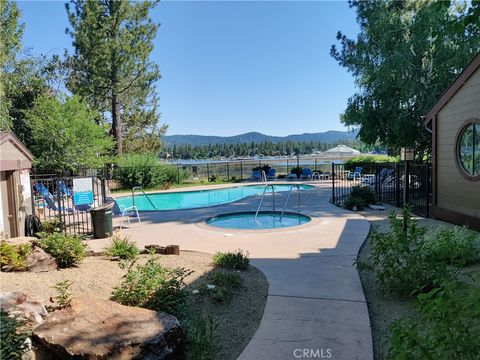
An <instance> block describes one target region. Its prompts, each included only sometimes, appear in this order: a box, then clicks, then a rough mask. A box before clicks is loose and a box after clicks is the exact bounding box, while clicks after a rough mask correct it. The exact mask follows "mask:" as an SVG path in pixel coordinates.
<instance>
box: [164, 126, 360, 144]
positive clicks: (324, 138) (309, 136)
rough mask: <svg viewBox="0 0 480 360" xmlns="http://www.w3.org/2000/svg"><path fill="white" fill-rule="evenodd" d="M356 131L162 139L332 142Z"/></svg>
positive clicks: (187, 141)
mask: <svg viewBox="0 0 480 360" xmlns="http://www.w3.org/2000/svg"><path fill="white" fill-rule="evenodd" d="M357 134H358V131H356V130H355V131H334V130H330V131H326V132H320V133H304V134H297V135H288V136H270V135H265V134H261V133H258V132H249V133H245V134H240V135H235V136H206V135H167V136H164V137H163V141H164V142H165V144H166V145H167V146H173V145H185V144H190V145H192V146H198V145H208V144H238V143H251V142H254V143H261V142H264V141H265V140H268V141H271V142H273V143H279V142H284V141H289V140H291V141H298V142H303V141H319V142H323V143H327V144H328V143H334V142H337V141H342V140H354V139H355V138H356V137H357Z"/></svg>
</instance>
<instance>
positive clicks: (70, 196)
mask: <svg viewBox="0 0 480 360" xmlns="http://www.w3.org/2000/svg"><path fill="white" fill-rule="evenodd" d="M76 184H81V185H83V186H86V189H85V190H86V191H77V193H76V194H74V187H75V185H76ZM31 190H32V209H33V213H34V214H35V215H36V216H38V218H39V219H40V221H41V222H42V223H44V222H46V221H51V220H58V221H59V222H60V227H61V230H63V231H64V233H66V234H70V235H73V234H75V235H82V236H86V235H91V234H92V233H93V228H92V221H91V216H90V209H91V208H92V207H95V206H98V205H101V204H103V203H104V202H105V197H106V184H105V179H104V178H103V177H102V176H71V177H56V176H52V175H38V174H36V175H32V177H31Z"/></svg>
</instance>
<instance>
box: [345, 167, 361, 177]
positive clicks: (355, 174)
mask: <svg viewBox="0 0 480 360" xmlns="http://www.w3.org/2000/svg"><path fill="white" fill-rule="evenodd" d="M362 171H363V168H362V167H361V166H357V167H356V168H355V170H353V173H352V172H350V173H349V174H348V175H347V179H348V180H355V179H360V178H361V177H362Z"/></svg>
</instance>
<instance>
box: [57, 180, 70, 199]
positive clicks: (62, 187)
mask: <svg viewBox="0 0 480 360" xmlns="http://www.w3.org/2000/svg"><path fill="white" fill-rule="evenodd" d="M57 192H58V194H59V195H61V196H67V197H68V196H72V193H71V192H70V189H69V188H68V186H67V184H66V183H65V181H64V180H60V181H59V182H58V188H57Z"/></svg>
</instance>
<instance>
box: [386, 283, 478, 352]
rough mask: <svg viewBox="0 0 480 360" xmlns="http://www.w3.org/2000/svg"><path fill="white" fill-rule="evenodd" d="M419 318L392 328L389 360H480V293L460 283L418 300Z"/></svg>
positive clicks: (451, 284) (425, 295)
mask: <svg viewBox="0 0 480 360" xmlns="http://www.w3.org/2000/svg"><path fill="white" fill-rule="evenodd" d="M417 304H418V308H419V314H418V315H416V316H415V317H414V318H407V317H404V318H402V319H400V320H397V321H396V322H395V323H394V324H393V325H392V326H391V328H390V333H391V334H392V342H391V343H392V345H391V348H390V352H389V356H388V358H389V359H438V360H447V359H480V341H479V339H480V289H479V288H476V287H474V286H472V285H469V284H462V283H459V282H456V281H453V282H447V283H445V284H442V287H439V288H437V289H434V290H432V291H430V292H428V293H426V294H420V295H419V296H418V298H417Z"/></svg>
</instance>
